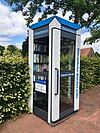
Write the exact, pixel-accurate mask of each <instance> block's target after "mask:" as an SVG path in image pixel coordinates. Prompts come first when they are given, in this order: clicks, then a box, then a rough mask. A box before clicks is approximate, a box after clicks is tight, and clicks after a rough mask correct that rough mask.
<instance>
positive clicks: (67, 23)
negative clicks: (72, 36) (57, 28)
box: [30, 16, 81, 30]
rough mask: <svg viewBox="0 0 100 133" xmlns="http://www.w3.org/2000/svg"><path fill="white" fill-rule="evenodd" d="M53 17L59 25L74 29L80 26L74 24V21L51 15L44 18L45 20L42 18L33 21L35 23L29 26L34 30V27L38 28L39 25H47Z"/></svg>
mask: <svg viewBox="0 0 100 133" xmlns="http://www.w3.org/2000/svg"><path fill="white" fill-rule="evenodd" d="M54 18H56V19H57V20H58V21H59V23H60V24H61V25H64V26H67V27H70V28H72V29H75V30H78V29H80V28H81V26H80V25H77V24H75V23H72V22H69V21H67V20H65V19H63V18H60V17H58V16H52V17H50V18H48V19H45V20H42V21H40V22H37V23H35V24H32V25H31V26H30V28H31V29H33V30H34V29H36V28H39V27H42V26H45V25H48V24H49V23H50V22H51V21H52V20H53V19H54Z"/></svg>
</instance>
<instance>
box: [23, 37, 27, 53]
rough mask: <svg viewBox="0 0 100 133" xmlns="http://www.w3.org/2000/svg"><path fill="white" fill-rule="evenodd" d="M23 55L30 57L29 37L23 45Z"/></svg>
mask: <svg viewBox="0 0 100 133" xmlns="http://www.w3.org/2000/svg"><path fill="white" fill-rule="evenodd" d="M22 55H23V56H28V37H27V38H26V40H25V41H24V42H23V44H22Z"/></svg>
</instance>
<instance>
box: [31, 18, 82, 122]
mask: <svg viewBox="0 0 100 133" xmlns="http://www.w3.org/2000/svg"><path fill="white" fill-rule="evenodd" d="M80 28H81V27H80V26H79V25H77V24H74V23H72V22H69V21H67V20H65V19H62V18H60V17H58V16H53V17H50V18H48V19H46V20H43V21H40V22H38V23H35V24H32V25H31V26H30V27H29V67H30V83H31V85H32V89H31V91H32V94H31V96H30V99H29V106H30V109H31V112H32V113H33V114H34V115H36V116H38V117H40V118H42V119H44V120H45V121H47V122H48V123H49V124H55V123H57V122H59V121H61V120H63V119H65V118H67V117H69V116H70V115H71V114H73V113H74V112H76V111H77V110H78V109H79V75H80V74H79V73H80V34H81V29H80Z"/></svg>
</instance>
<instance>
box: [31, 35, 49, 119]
mask: <svg viewBox="0 0 100 133" xmlns="http://www.w3.org/2000/svg"><path fill="white" fill-rule="evenodd" d="M33 53H34V54H33V60H34V62H33V70H34V71H33V78H34V80H33V83H34V88H33V91H34V92H33V94H34V95H33V106H34V108H33V111H34V113H36V115H38V113H39V115H40V111H39V110H42V111H43V113H45V115H43V117H44V116H45V118H43V119H45V120H46V119H47V112H48V69H49V60H48V58H49V37H48V36H47V37H42V38H37V39H35V40H34V52H33ZM41 117H42V116H41Z"/></svg>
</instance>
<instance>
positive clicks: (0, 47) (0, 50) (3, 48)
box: [0, 45, 5, 56]
mask: <svg viewBox="0 0 100 133" xmlns="http://www.w3.org/2000/svg"><path fill="white" fill-rule="evenodd" d="M4 50H5V47H4V46H1V45H0V56H3V52H4Z"/></svg>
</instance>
